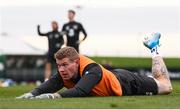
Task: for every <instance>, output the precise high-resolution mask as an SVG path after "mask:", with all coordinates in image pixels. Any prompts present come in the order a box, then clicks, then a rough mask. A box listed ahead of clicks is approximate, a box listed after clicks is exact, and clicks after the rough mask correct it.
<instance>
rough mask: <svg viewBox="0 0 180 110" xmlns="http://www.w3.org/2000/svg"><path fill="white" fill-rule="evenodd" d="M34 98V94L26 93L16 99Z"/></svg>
mask: <svg viewBox="0 0 180 110" xmlns="http://www.w3.org/2000/svg"><path fill="white" fill-rule="evenodd" d="M32 97H34V95H33V94H32V93H25V94H23V95H21V96H19V97H16V99H30V98H32Z"/></svg>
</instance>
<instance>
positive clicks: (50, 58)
mask: <svg viewBox="0 0 180 110" xmlns="http://www.w3.org/2000/svg"><path fill="white" fill-rule="evenodd" d="M46 57H47V62H48V63H55V58H54V54H53V53H47V55H46Z"/></svg>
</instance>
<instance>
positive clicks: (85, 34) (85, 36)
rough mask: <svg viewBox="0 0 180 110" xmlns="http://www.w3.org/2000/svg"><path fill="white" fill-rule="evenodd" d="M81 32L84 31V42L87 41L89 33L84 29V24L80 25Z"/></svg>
mask: <svg viewBox="0 0 180 110" xmlns="http://www.w3.org/2000/svg"><path fill="white" fill-rule="evenodd" d="M79 25H80V30H81V31H82V33H83V34H84V38H83V40H85V39H86V38H87V33H86V30H85V29H84V27H83V26H82V24H81V23H80V24H79Z"/></svg>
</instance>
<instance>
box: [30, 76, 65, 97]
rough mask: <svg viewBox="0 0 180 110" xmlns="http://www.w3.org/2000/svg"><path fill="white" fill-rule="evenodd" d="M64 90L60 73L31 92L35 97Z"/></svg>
mask: <svg viewBox="0 0 180 110" xmlns="http://www.w3.org/2000/svg"><path fill="white" fill-rule="evenodd" d="M61 88H63V81H62V78H61V76H60V75H59V73H57V74H55V75H53V76H52V77H51V78H50V79H49V80H48V81H46V82H44V83H43V84H41V85H40V86H38V87H37V88H35V89H34V90H32V91H31V93H32V94H33V95H34V96H37V95H40V94H43V93H54V92H57V91H58V90H60V89H61Z"/></svg>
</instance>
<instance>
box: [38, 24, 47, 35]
mask: <svg viewBox="0 0 180 110" xmlns="http://www.w3.org/2000/svg"><path fill="white" fill-rule="evenodd" d="M37 32H38V34H39V35H40V36H48V33H41V31H40V25H38V26H37Z"/></svg>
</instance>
